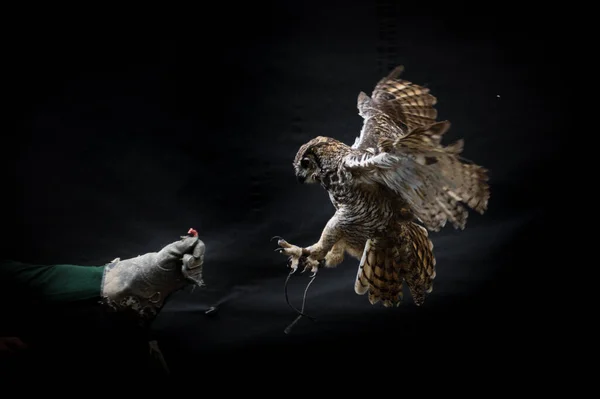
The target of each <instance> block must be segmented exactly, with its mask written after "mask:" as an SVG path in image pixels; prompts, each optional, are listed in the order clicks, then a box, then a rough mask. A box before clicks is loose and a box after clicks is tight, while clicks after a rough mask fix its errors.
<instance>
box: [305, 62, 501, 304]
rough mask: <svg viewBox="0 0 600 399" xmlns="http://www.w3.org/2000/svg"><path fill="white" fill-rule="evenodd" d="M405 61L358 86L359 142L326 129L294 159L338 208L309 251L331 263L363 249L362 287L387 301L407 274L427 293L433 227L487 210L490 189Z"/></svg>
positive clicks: (358, 283) (415, 293)
mask: <svg viewBox="0 0 600 399" xmlns="http://www.w3.org/2000/svg"><path fill="white" fill-rule="evenodd" d="M402 71H403V68H402V67H398V68H396V69H394V70H393V71H392V72H391V73H390V74H389V75H388V76H386V77H385V78H383V79H381V80H380V81H379V82H378V83H377V84H376V86H375V88H374V90H373V92H372V94H371V96H370V97H369V96H368V95H367V94H365V93H364V92H361V93H360V94H359V96H358V102H357V107H358V112H359V114H360V115H361V116H362V118H363V126H362V130H361V131H360V135H359V136H358V137H357V138H356V140H355V142H354V144H353V145H352V146H348V145H346V144H344V143H342V142H340V141H338V140H336V139H333V138H328V137H322V136H319V137H316V138H314V139H312V140H310V141H309V142H308V143H306V144H304V145H303V146H302V147H301V148H300V149H299V151H298V153H297V155H296V158H295V160H294V168H295V172H296V176H297V178H298V180H299V181H300V182H303V183H320V184H321V185H322V186H323V187H324V188H325V189H326V190H327V191H328V192H329V196H330V199H331V201H332V203H333V204H334V206H335V208H336V212H335V214H334V215H333V217H332V218H331V220H330V221H329V222H328V223H327V225H326V226H325V229H324V230H323V234H322V237H321V239H320V240H319V242H317V243H316V244H314V245H312V246H310V247H307V248H304V249H303V254H304V255H308V258H309V260H311V259H312V260H313V261H321V260H324V261H325V265H326V266H329V267H332V266H336V265H337V264H339V263H340V262H341V261H342V259H343V257H344V254H346V253H347V254H350V255H351V256H353V257H355V258H357V259H360V264H359V267H358V272H357V276H356V280H355V291H356V293H358V294H361V295H362V294H365V293H368V294H369V300H370V301H371V303H376V302H379V301H382V302H383V304H384V305H386V306H392V305H398V304H399V303H400V302H401V300H402V295H403V294H402V287H403V284H406V285H407V286H408V289H409V290H410V292H411V296H412V297H413V301H414V302H415V303H416V304H417V305H420V304H422V303H423V301H424V299H425V296H426V295H427V293H429V292H431V290H432V284H433V279H434V278H435V275H436V272H435V257H434V255H433V244H432V243H431V240H430V239H429V237H428V230H429V231H439V230H440V229H441V228H442V227H444V226H445V225H446V224H447V223H448V222H450V224H451V225H452V226H453V227H454V228H457V229H464V228H465V226H466V222H467V217H468V209H472V210H474V211H476V212H478V213H481V214H483V213H484V212H485V211H486V209H487V205H488V200H489V197H490V191H489V186H488V183H487V181H488V176H487V170H486V169H484V168H483V167H481V166H479V165H476V164H474V163H471V162H467V161H465V160H464V159H463V158H462V157H461V156H460V154H461V152H462V150H463V141H462V140H459V141H457V142H454V143H452V144H450V145H443V144H442V138H443V136H444V134H445V133H446V132H447V131H448V129H449V128H450V123H449V122H448V121H437V120H436V118H437V112H436V110H435V109H434V108H433V106H434V105H435V104H436V102H437V100H436V98H435V97H434V96H433V95H432V94H430V92H429V89H427V88H424V87H421V86H419V85H416V84H413V83H411V82H409V81H406V80H402V79H400V78H399V76H400V74H401V73H402Z"/></svg>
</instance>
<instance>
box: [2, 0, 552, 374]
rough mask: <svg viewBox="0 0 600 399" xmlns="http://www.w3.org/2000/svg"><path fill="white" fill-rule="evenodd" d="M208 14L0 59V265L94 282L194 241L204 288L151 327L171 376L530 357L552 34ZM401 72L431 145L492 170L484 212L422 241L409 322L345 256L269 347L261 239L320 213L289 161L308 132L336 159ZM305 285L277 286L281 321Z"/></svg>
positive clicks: (318, 201) (308, 224) (300, 13)
mask: <svg viewBox="0 0 600 399" xmlns="http://www.w3.org/2000/svg"><path fill="white" fill-rule="evenodd" d="M214 7H215V8H219V9H215V10H212V12H213V13H208V12H206V13H205V14H201V15H200V16H199V20H198V23H197V26H195V27H193V29H190V30H189V31H188V30H186V33H185V35H183V34H182V35H180V36H178V35H175V34H173V33H174V32H171V34H168V35H164V36H162V37H157V36H159V35H153V34H151V33H147V32H146V31H136V30H135V29H134V30H133V31H132V32H130V33H129V34H123V35H118V36H117V35H111V34H110V32H109V30H110V29H108V28H105V29H104V30H98V31H95V32H94V33H90V32H89V31H87V30H85V31H79V32H73V31H71V32H69V31H67V32H65V33H61V34H59V33H55V32H54V31H53V30H49V29H40V30H35V29H34V28H32V32H34V34H32V35H25V34H23V35H21V36H20V37H18V38H16V39H15V40H14V41H12V42H11V43H9V44H8V49H7V54H8V57H7V61H6V64H5V65H8V66H9V67H10V70H11V72H10V74H9V75H7V76H8V77H9V80H10V83H11V87H13V88H15V89H14V90H13V91H11V92H10V95H11V97H10V98H11V105H12V108H11V115H10V119H11V120H12V121H13V122H16V124H14V125H13V126H14V127H13V128H11V129H9V130H5V131H4V139H3V142H4V144H3V145H2V152H3V160H4V162H6V165H5V166H4V167H3V186H4V187H5V189H4V190H3V192H4V195H3V197H4V200H5V205H4V207H3V215H2V217H3V219H2V220H3V230H4V234H5V237H4V240H3V243H4V244H5V246H6V249H5V250H4V251H5V253H4V255H5V256H8V257H12V258H18V259H19V260H22V261H27V262H37V263H75V264H81V265H99V264H104V263H106V262H108V261H110V260H112V259H113V258H115V257H121V258H128V257H133V256H136V255H138V254H141V253H145V252H149V251H155V250H157V249H159V248H160V247H161V246H163V245H165V244H167V243H169V242H171V241H174V240H176V239H177V238H178V237H179V236H180V235H182V234H185V233H186V232H187V230H188V228H190V227H194V228H196V229H197V230H198V231H199V233H200V237H201V239H202V240H204V241H205V243H206V245H207V254H206V263H205V280H206V283H207V284H208V287H207V288H206V289H204V290H195V291H193V292H190V291H189V290H188V291H183V292H179V293H177V294H176V295H175V296H174V297H173V298H172V300H171V301H170V302H169V304H168V305H167V306H166V308H165V309H164V310H163V312H162V313H161V315H160V316H159V318H158V319H157V320H156V323H155V325H154V328H153V329H154V332H155V333H156V334H157V336H159V337H160V339H161V341H160V342H161V345H162V349H163V352H164V354H165V357H166V358H167V360H168V362H169V364H170V367H171V369H172V371H174V372H176V373H179V374H180V375H181V374H186V375H187V373H190V374H194V373H197V372H202V373H209V372H211V371H214V372H215V374H220V373H221V372H223V373H235V372H241V373H249V372H257V373H261V372H265V373H266V372H267V370H270V371H279V372H284V373H285V372H289V373H290V374H295V375H296V376H297V377H301V378H309V377H310V376H311V375H315V373H316V372H317V371H316V370H319V369H323V368H324V367H327V365H333V364H336V365H338V366H343V367H348V369H350V367H351V366H352V365H354V364H361V363H362V364H374V365H376V364H378V362H381V361H382V359H383V360H386V359H389V360H391V361H392V362H395V363H396V364H397V366H398V367H411V364H413V365H414V364H415V362H416V361H418V360H419V357H420V356H423V357H424V358H426V359H432V361H433V359H435V358H436V357H439V359H441V361H440V362H438V363H437V364H438V366H440V367H447V368H455V367H458V366H456V363H455V362H456V359H464V358H467V359H469V362H470V364H471V365H473V364H475V365H477V364H485V365H490V364H493V363H495V362H496V360H498V359H505V360H506V359H509V361H511V362H513V365H521V366H523V365H527V364H528V363H529V362H530V361H532V359H537V360H539V358H540V356H541V357H544V356H548V353H547V352H546V351H545V347H544V345H542V344H541V343H540V342H541V341H540V336H539V330H540V328H538V326H539V324H538V323H539V322H541V320H542V317H543V316H544V314H545V313H546V306H547V305H546V302H545V300H544V298H540V297H539V296H538V295H537V290H536V289H535V288H536V285H535V284H534V281H535V280H536V279H537V278H538V275H539V274H540V272H539V271H540V268H542V267H544V260H542V255H541V254H542V253H543V252H544V248H547V246H548V245H549V242H548V241H545V238H546V235H545V234H544V233H546V232H547V231H548V230H547V228H546V227H547V226H546V224H545V221H546V220H547V219H545V215H546V213H545V212H546V210H548V209H549V206H550V202H549V201H550V199H551V198H549V197H546V196H545V191H546V188H547V187H549V184H550V181H551V179H552V171H553V170H554V169H555V166H556V163H555V161H554V155H555V152H556V151H557V149H558V148H559V146H558V142H557V138H558V131H559V130H558V129H559V123H561V122H562V121H561V120H560V119H559V115H560V110H561V107H562V105H563V104H561V98H562V97H560V96H559V92H558V91H557V90H556V86H552V85H551V84H549V83H548V82H550V81H551V80H552V79H554V78H555V77H556V75H557V74H559V73H560V71H561V68H562V64H560V62H561V60H560V59H558V60H557V57H556V54H557V52H560V51H561V50H560V49H561V43H560V41H558V40H557V38H558V36H559V34H558V33H557V32H555V31H553V29H552V27H553V26H554V25H553V19H552V17H550V16H547V17H545V18H540V19H535V18H534V19H532V18H531V16H530V15H524V14H520V13H514V12H510V11H509V10H499V9H495V10H492V9H490V10H489V11H488V12H486V13H480V14H479V15H466V13H459V12H456V13H452V15H453V16H449V15H450V14H448V16H435V17H433V16H415V15H407V13H406V12H404V10H403V6H402V4H400V3H396V4H391V2H381V1H380V2H368V1H364V2H362V3H358V2H354V3H352V4H349V3H345V4H344V5H343V6H341V5H340V6H326V5H325V4H324V3H322V2H314V1H304V2H295V3H293V4H287V5H284V4H283V3H278V4H271V5H269V6H260V7H259V6H240V7H242V8H243V9H242V10H241V11H240V12H239V13H236V14H235V15H231V14H228V15H227V17H226V18H224V17H223V18H222V16H223V15H224V14H223V13H224V12H225V11H226V10H224V9H220V7H216V6H214ZM222 8H225V7H222ZM251 13H254V14H253V15H252V16H250V15H251ZM456 14H460V15H459V16H456ZM213 19H214V20H216V21H221V22H222V24H223V25H221V28H218V29H217V28H212V27H210V26H209V25H207V21H210V20H213ZM225 22H227V23H226V24H225ZM398 64H403V65H404V66H405V73H404V75H403V77H404V78H406V79H408V80H411V81H414V82H416V83H419V84H424V85H426V86H427V87H430V88H431V90H432V93H433V94H435V95H436V96H437V97H438V105H437V109H438V111H439V117H440V118H441V119H448V120H450V121H451V122H452V128H451V130H450V132H449V133H448V135H447V138H446V139H447V140H448V141H447V142H450V141H453V140H455V139H458V138H464V139H465V142H466V145H465V152H464V155H465V156H466V157H467V158H469V159H472V160H474V161H475V162H477V163H479V164H481V165H484V166H485V167H487V168H488V169H489V170H490V177H491V180H490V183H491V192H492V195H491V200H490V203H489V211H488V213H487V214H485V215H484V216H480V215H476V214H471V216H470V218H469V222H468V225H467V229H466V230H464V231H461V232H456V231H453V230H452V229H451V228H450V227H447V228H446V229H444V230H443V231H442V232H440V233H436V234H432V237H433V241H434V244H435V253H436V257H437V265H438V272H437V278H436V281H435V286H434V291H433V293H432V294H431V295H430V296H429V298H428V299H427V300H426V302H425V304H424V305H423V306H422V307H420V308H416V307H415V306H414V305H413V304H412V302H411V301H410V300H408V301H406V303H405V304H404V305H403V306H401V307H399V308H395V309H385V308H383V307H381V306H371V305H370V304H369V303H368V300H367V298H366V297H361V296H358V295H356V294H355V293H354V291H353V284H354V277H355V275H356V268H357V265H358V262H357V261H356V260H350V259H347V260H346V261H345V262H344V263H343V264H342V265H340V266H339V267H338V268H337V269H333V270H325V271H321V272H320V274H319V275H318V276H317V278H316V280H315V281H314V283H313V284H312V286H311V287H310V289H309V291H308V296H307V303H306V311H307V313H308V314H310V315H312V316H314V317H316V318H317V319H318V320H317V321H316V322H311V321H309V320H306V319H304V320H302V321H301V322H300V323H299V324H298V325H297V326H296V327H295V329H294V330H293V331H292V334H290V335H286V334H284V332H283V330H284V328H285V327H286V326H287V325H288V324H289V323H290V322H291V321H292V320H293V319H294V318H295V314H294V313H293V311H292V310H291V309H290V308H289V307H288V306H287V304H286V302H285V298H284V291H283V283H284V280H285V278H286V276H287V273H288V270H287V269H286V267H285V266H286V265H285V258H284V257H283V256H282V255H278V254H276V253H274V252H273V250H274V249H275V247H276V245H275V243H273V242H270V238H271V237H272V236H274V235H281V236H283V237H284V238H286V239H287V240H288V241H290V242H292V243H296V244H299V245H304V246H306V245H309V244H312V243H313V242H315V241H316V240H317V239H318V237H319V234H320V232H321V229H322V228H323V226H324V224H325V223H326V221H327V220H328V218H329V217H330V216H331V215H332V214H333V207H332V206H331V204H330V203H329V199H328V197H327V195H326V193H325V192H324V191H323V189H321V188H320V187H318V186H302V185H299V184H298V183H297V182H296V180H295V178H294V173H293V169H292V160H293V157H294V155H295V153H296V151H297V150H298V148H299V146H300V145H302V144H303V143H305V142H306V141H308V140H310V139H311V138H312V137H314V136H316V135H327V136H331V137H335V138H337V139H340V140H342V141H344V142H346V143H348V144H352V143H353V142H354V139H355V137H356V136H357V134H358V133H359V130H360V128H361V125H362V119H361V118H360V116H359V115H358V114H357V110H356V97H357V95H358V93H359V91H361V90H362V91H365V92H368V93H370V91H371V90H372V88H373V86H374V84H375V83H376V81H377V80H378V79H380V78H381V77H382V76H383V75H385V74H387V73H388V72H389V71H390V70H391V69H392V68H393V67H394V66H396V65H398ZM549 65H550V66H549ZM307 282H308V277H307V276H305V275H303V276H299V277H295V278H293V279H292V280H291V284H290V294H291V299H292V300H293V301H294V304H295V305H296V306H300V301H301V295H302V292H303V289H304V287H305V285H306V283H307ZM408 298H409V297H408ZM211 306H216V307H217V308H218V312H217V313H216V314H213V316H207V315H205V311H206V310H207V309H208V308H209V307H211ZM447 354H451V355H452V356H453V357H446V355H447ZM490 359H491V361H490ZM219 361H222V363H219ZM261 361H270V363H264V364H266V365H268V366H265V365H263V366H260V365H259V364H260V362H261ZM304 361H307V363H306V364H307V365H304V364H303V362H304ZM355 362H356V363H355ZM365 362H366V363H365ZM482 362H483V363H482ZM217 364H218V365H217ZM207 365H211V366H207ZM212 365H214V366H212Z"/></svg>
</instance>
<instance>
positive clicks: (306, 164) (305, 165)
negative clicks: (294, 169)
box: [300, 158, 310, 168]
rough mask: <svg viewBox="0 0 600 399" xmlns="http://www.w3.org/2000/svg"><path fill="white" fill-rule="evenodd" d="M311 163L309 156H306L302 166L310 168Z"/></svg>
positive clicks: (301, 163)
mask: <svg viewBox="0 0 600 399" xmlns="http://www.w3.org/2000/svg"><path fill="white" fill-rule="evenodd" d="M309 165H310V161H309V160H308V158H304V159H303V160H302V161H300V166H302V167H303V168H308V166H309Z"/></svg>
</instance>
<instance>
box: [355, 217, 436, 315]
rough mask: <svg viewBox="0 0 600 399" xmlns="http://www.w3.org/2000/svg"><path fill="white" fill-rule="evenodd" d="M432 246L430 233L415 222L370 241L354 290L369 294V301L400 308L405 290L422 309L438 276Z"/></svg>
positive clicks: (402, 225)
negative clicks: (406, 289)
mask: <svg viewBox="0 0 600 399" xmlns="http://www.w3.org/2000/svg"><path fill="white" fill-rule="evenodd" d="M435 265H436V261H435V256H434V255H433V243H432V242H431V240H430V239H429V237H428V233H427V230H426V229H425V228H423V227H422V226H419V225H418V224H416V223H412V222H409V223H398V224H396V225H395V228H393V229H390V230H389V231H388V233H387V234H386V235H385V236H383V237H374V238H371V239H369V240H368V241H367V243H366V245H365V249H364V252H363V255H362V258H361V261H360V265H359V267H358V272H357V275H356V280H355V283H354V291H355V292H356V293H357V294H359V295H365V294H368V298H369V302H370V303H371V304H373V305H374V304H376V303H378V302H380V301H381V303H382V304H383V306H385V307H391V306H399V305H400V304H401V303H402V301H403V299H404V293H403V287H404V285H405V284H406V286H407V287H408V289H409V291H410V294H411V297H412V299H413V302H414V303H415V304H416V305H417V306H420V305H422V304H423V302H424V301H425V298H426V296H427V295H428V294H429V293H431V292H432V290H433V281H434V279H435V276H436V269H435Z"/></svg>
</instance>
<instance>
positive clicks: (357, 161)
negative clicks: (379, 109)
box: [343, 121, 490, 231]
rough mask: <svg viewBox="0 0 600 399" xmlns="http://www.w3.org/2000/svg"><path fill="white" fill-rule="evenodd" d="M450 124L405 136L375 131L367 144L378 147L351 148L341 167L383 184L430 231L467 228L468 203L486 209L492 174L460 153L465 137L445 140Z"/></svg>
mask: <svg viewBox="0 0 600 399" xmlns="http://www.w3.org/2000/svg"><path fill="white" fill-rule="evenodd" d="M386 128H387V129H392V128H390V127H386ZM449 128H450V123H449V122H448V121H440V122H434V123H430V124H428V125H421V126H417V127H413V128H412V129H411V130H409V131H408V132H407V133H406V134H403V135H396V136H389V135H387V133H385V134H379V133H371V135H370V136H369V137H367V138H366V139H365V141H363V143H367V142H368V140H370V141H372V143H369V145H370V146H371V145H372V146H373V148H374V151H373V152H371V151H353V152H352V153H351V154H350V155H348V156H346V157H345V158H344V160H343V167H344V168H345V169H346V170H348V171H349V172H350V173H351V174H352V176H353V179H354V181H356V182H358V183H360V184H367V185H375V184H377V185H383V186H385V187H387V188H389V189H390V190H392V191H393V192H395V193H397V194H398V195H399V196H401V197H402V199H403V200H404V202H406V203H407V204H408V206H409V207H410V209H411V211H412V213H413V214H414V215H415V216H416V217H417V218H418V219H419V220H420V221H421V222H422V223H423V224H424V225H425V227H427V228H428V229H429V230H432V231H439V230H440V229H441V228H442V227H443V226H445V225H446V222H448V221H450V222H451V223H452V224H453V226H454V227H455V228H461V229H463V228H464V227H465V224H466V220H467V216H468V212H467V209H466V207H469V208H471V209H474V210H475V211H477V212H479V213H483V212H484V211H485V210H486V209H487V203H488V199H489V195H490V193H489V187H488V184H487V180H488V176H487V170H486V169H484V168H482V167H481V166H478V165H475V164H473V163H469V162H467V161H465V160H464V159H463V158H461V157H460V153H461V152H462V149H463V141H462V140H459V141H457V142H456V143H453V144H451V145H449V146H443V145H442V144H441V140H442V136H443V135H444V133H446V132H447V131H448V129H449ZM381 131H382V132H387V131H386V130H385V129H384V130H381ZM359 146H360V145H359ZM465 206H466V207H465Z"/></svg>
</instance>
